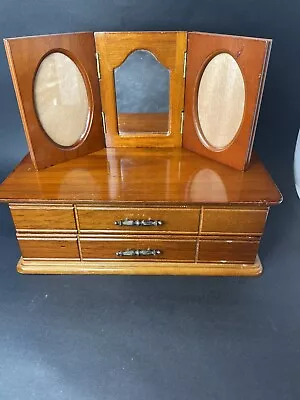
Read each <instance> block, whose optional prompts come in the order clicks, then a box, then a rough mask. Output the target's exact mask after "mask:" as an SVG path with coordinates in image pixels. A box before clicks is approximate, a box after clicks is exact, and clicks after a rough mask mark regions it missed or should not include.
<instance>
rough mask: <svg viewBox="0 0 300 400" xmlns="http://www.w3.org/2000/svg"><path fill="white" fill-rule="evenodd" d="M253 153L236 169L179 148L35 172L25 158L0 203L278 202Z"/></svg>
mask: <svg viewBox="0 0 300 400" xmlns="http://www.w3.org/2000/svg"><path fill="white" fill-rule="evenodd" d="M281 199H282V197H281V193H280V192H279V190H278V189H277V187H276V185H275V184H274V182H273V181H272V179H271V177H270V175H269V174H268V172H267V171H266V170H265V168H264V166H263V164H262V163H261V161H260V160H259V159H258V157H256V156H253V158H252V160H251V163H250V166H249V169H248V170H247V171H246V172H241V171H236V170H234V169H232V168H229V167H227V166H224V165H222V164H220V163H217V162H215V161H213V160H209V159H207V158H204V157H201V156H199V155H197V154H195V153H192V152H190V151H188V150H185V149H129V148H127V149H123V148H119V149H103V150H101V151H99V152H96V153H93V154H90V155H87V156H85V157H81V158H78V159H76V160H71V161H69V162H68V163H64V164H59V165H56V166H54V167H51V168H48V169H46V170H43V171H40V172H36V171H35V170H34V167H33V165H32V162H31V160H30V157H29V156H27V157H25V159H24V160H23V161H22V162H21V163H20V164H19V165H18V166H17V167H16V169H15V170H14V171H13V172H12V173H11V174H10V175H9V176H8V178H7V179H6V180H5V181H4V182H3V184H2V185H1V187H0V201H3V202H10V203H24V202H25V203H27V202H29V203H31V202H33V203H64V204H66V203H68V204H74V203H76V204H80V203H84V204H94V205H97V206H99V205H106V206H111V205H119V206H120V205H121V206H122V207H124V206H125V205H130V206H131V205H141V204H143V206H144V203H146V204H147V206H151V205H154V206H155V207H158V206H159V207H161V206H162V205H165V206H170V207H174V206H181V207H182V206H184V207H186V206H188V205H190V206H195V205H200V206H202V205H222V206H226V207H227V206H231V205H241V206H246V205H249V206H253V205H255V206H259V207H266V205H272V204H278V203H280V202H281Z"/></svg>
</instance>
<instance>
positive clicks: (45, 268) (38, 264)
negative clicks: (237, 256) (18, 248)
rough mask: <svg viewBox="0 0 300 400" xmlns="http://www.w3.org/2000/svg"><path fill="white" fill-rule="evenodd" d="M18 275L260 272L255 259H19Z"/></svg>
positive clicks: (227, 274)
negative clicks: (248, 261)
mask: <svg viewBox="0 0 300 400" xmlns="http://www.w3.org/2000/svg"><path fill="white" fill-rule="evenodd" d="M17 269H18V271H19V272H20V273H21V274H79V275H86V274H94V275H96V274H100V275H203V276H259V275H261V274H262V271H263V268H262V265H261V262H260V260H259V258H258V257H257V258H256V260H255V262H254V263H253V264H242V263H241V264H222V263H197V264H193V263H179V262H168V263H153V262H151V261H150V262H147V261H143V262H134V261H131V262H126V263H120V262H119V261H110V262H108V261H102V262H101V261H87V262H84V261H25V260H24V259H22V258H20V260H19V263H18V266H17Z"/></svg>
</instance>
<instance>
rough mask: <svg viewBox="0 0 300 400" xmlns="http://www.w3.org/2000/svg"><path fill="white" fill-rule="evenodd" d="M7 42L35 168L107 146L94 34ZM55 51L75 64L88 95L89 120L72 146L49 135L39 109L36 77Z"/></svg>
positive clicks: (11, 69) (7, 50) (54, 36)
mask: <svg viewBox="0 0 300 400" xmlns="http://www.w3.org/2000/svg"><path fill="white" fill-rule="evenodd" d="M4 44H5V49H6V54H7V58H8V62H9V67H10V71H11V75H12V80H13V84H14V88H15V92H16V96H17V100H18V105H19V109H20V114H21V118H22V122H23V126H24V130H25V134H26V139H27V143H28V146H29V151H30V155H31V159H32V162H33V165H34V167H35V168H36V169H37V170H39V169H42V168H45V167H49V166H52V165H55V164H58V163H60V162H63V161H67V160H71V159H73V158H76V157H80V156H83V155H86V154H88V153H91V152H94V151H97V150H100V149H101V148H103V147H105V144H104V133H103V128H102V121H101V103H100V95H99V86H98V79H97V68H96V60H95V42H94V36H93V33H92V32H83V33H73V34H60V35H47V36H32V37H23V38H12V39H5V40H4ZM54 52H59V53H62V54H64V55H66V56H67V57H69V58H70V59H71V60H72V61H73V62H74V63H75V65H76V66H77V67H78V69H79V71H80V72H81V75H82V77H83V80H84V83H85V87H86V90H87V95H88V104H89V120H88V124H87V127H86V130H85V133H84V135H83V136H82V138H81V139H79V140H78V142H77V143H75V145H74V146H71V147H70V148H65V147H62V146H59V145H57V144H55V143H54V142H53V141H52V140H51V139H50V138H49V137H48V135H47V134H46V133H45V131H44V129H43V127H42V125H41V123H40V120H39V118H38V116H37V114H36V110H35V104H34V93H33V85H34V80H35V76H36V73H37V70H38V68H39V66H40V64H41V62H42V61H43V60H44V58H45V57H46V56H48V55H49V54H51V53H54Z"/></svg>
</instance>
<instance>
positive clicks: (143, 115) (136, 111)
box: [114, 50, 170, 135]
mask: <svg viewBox="0 0 300 400" xmlns="http://www.w3.org/2000/svg"><path fill="white" fill-rule="evenodd" d="M114 79H115V92H116V103H117V116H118V132H119V135H131V134H151V133H157V134H167V133H168V130H169V128H168V125H169V91H170V74H169V70H168V69H167V68H166V67H164V66H163V65H162V64H160V62H159V61H158V60H157V59H156V58H155V57H154V56H153V54H152V53H150V52H149V51H146V50H136V51H134V52H133V53H131V54H130V55H129V56H128V57H127V58H126V59H125V61H124V62H123V63H122V64H121V65H120V66H119V67H118V68H115V70H114Z"/></svg>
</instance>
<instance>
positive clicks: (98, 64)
mask: <svg viewBox="0 0 300 400" xmlns="http://www.w3.org/2000/svg"><path fill="white" fill-rule="evenodd" d="M96 64H97V76H98V79H101V72H100V54H99V53H96Z"/></svg>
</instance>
